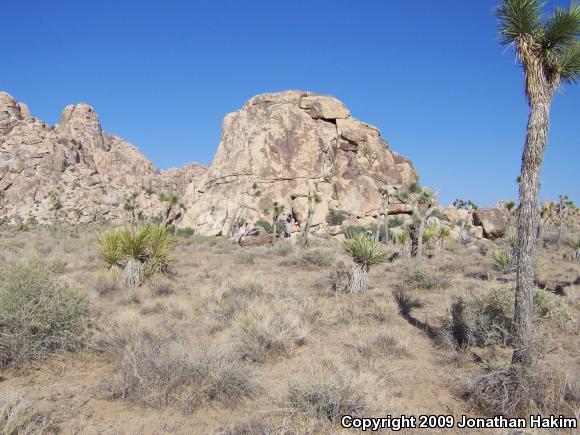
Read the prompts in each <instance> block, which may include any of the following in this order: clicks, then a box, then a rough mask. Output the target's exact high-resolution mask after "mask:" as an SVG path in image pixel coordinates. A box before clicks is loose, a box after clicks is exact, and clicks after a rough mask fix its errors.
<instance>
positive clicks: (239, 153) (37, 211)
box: [0, 91, 417, 234]
mask: <svg viewBox="0 0 580 435" xmlns="http://www.w3.org/2000/svg"><path fill="white" fill-rule="evenodd" d="M416 179H417V175H416V173H415V170H414V168H413V165H412V164H411V162H410V161H409V160H408V159H406V158H404V157H402V156H400V155H398V154H397V153H395V152H393V151H392V150H391V149H390V148H389V146H388V145H387V143H386V142H385V141H384V140H383V139H382V138H381V135H380V133H379V131H378V129H377V128H375V127H373V126H371V125H368V124H365V123H363V122H360V121H357V120H356V119H354V118H353V117H351V116H350V112H349V110H348V109H347V108H346V107H345V106H344V104H343V103H342V102H340V101H339V100H337V99H336V98H334V97H329V96H322V95H316V94H313V93H307V92H301V91H286V92H280V93H276V94H263V95H258V96H256V97H254V98H252V99H251V100H249V101H248V102H247V103H246V104H245V105H244V106H243V107H242V108H241V109H240V110H238V111H236V112H234V113H231V114H229V115H226V116H225V118H224V120H223V124H222V140H221V143H220V144H219V148H218V150H217V153H216V155H215V158H214V160H213V163H212V164H211V165H210V166H209V167H208V168H204V167H203V166H201V165H198V164H195V163H192V164H189V165H186V166H185V167H183V168H180V169H169V170H166V171H158V170H156V169H155V167H154V166H153V164H152V163H151V162H150V161H149V160H147V159H146V158H145V157H144V156H143V154H141V152H140V151H139V150H138V149H137V148H136V147H134V146H133V145H131V144H129V143H127V142H125V141H123V140H122V139H120V138H118V137H116V136H113V135H110V134H107V133H105V132H104V131H103V129H102V127H101V124H100V122H99V119H98V116H97V114H96V113H95V111H94V109H93V108H92V107H91V106H89V105H87V104H84V103H81V104H76V105H71V106H67V107H66V108H65V109H64V111H63V113H62V116H61V119H60V122H59V123H58V124H57V125H55V126H49V125H47V124H46V123H44V122H42V121H40V120H38V119H36V118H34V117H33V116H32V115H30V111H29V110H28V107H27V106H26V105H25V104H23V103H18V102H17V101H15V99H14V98H12V97H11V96H10V95H8V94H6V93H0V219H1V220H3V221H8V222H18V221H24V220H27V219H31V220H36V221H39V222H49V221H51V220H53V219H61V220H67V221H72V222H91V221H94V220H97V219H100V218H102V219H106V220H108V221H111V222H115V223H119V222H121V221H123V219H124V218H126V215H127V212H126V210H124V205H125V204H126V197H127V195H130V194H131V193H132V192H135V198H133V197H132V196H130V198H131V201H133V202H134V203H135V213H137V212H138V211H142V212H143V213H144V214H145V215H147V216H153V215H156V214H159V213H160V212H161V211H162V210H163V208H164V204H162V203H160V201H159V200H158V193H161V192H168V191H176V192H178V194H179V195H180V197H181V198H182V200H183V202H184V203H185V206H186V208H187V212H186V214H185V216H184V218H183V220H182V221H181V222H180V223H179V224H180V225H181V226H189V227H193V228H195V229H196V230H198V231H199V232H200V233H202V234H231V233H232V231H233V230H234V229H235V227H236V225H237V224H239V223H240V222H241V221H242V220H243V219H246V221H250V222H256V221H257V220H259V219H265V220H271V214H270V215H268V210H270V212H271V209H272V205H273V203H274V202H278V203H279V204H280V205H281V207H282V209H283V210H284V212H285V213H290V212H291V213H293V215H294V217H295V218H296V219H297V220H298V222H299V223H301V224H302V225H304V223H305V222H306V220H308V216H309V214H310V215H311V217H310V223H311V226H312V227H314V228H316V227H318V228H320V227H321V226H324V225H326V217H327V215H328V213H329V211H331V210H333V211H337V212H341V213H342V214H343V215H345V216H346V217H347V218H348V220H347V222H349V223H358V224H368V223H371V222H374V220H375V218H376V217H377V216H378V215H379V214H380V212H381V210H382V207H383V205H384V204H383V198H382V197H381V194H380V189H383V188H388V189H390V190H391V191H392V193H395V192H396V190H397V189H398V188H400V187H401V186H402V185H404V184H407V183H408V182H410V181H414V180H416ZM315 198H316V201H314V199H315ZM56 202H58V203H59V205H60V206H59V207H56V208H55V207H54V205H55V203H56ZM409 212H410V209H409V206H408V205H407V204H393V203H391V204H390V206H389V213H390V214H397V213H409Z"/></svg>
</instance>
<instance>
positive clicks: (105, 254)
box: [98, 224, 175, 286]
mask: <svg viewBox="0 0 580 435" xmlns="http://www.w3.org/2000/svg"><path fill="white" fill-rule="evenodd" d="M174 245H175V240H174V239H173V238H172V237H171V235H170V232H169V229H168V228H167V227H166V226H164V225H150V224H142V225H140V226H134V225H130V226H125V227H123V228H116V229H111V230H107V231H105V232H104V233H102V234H101V235H100V236H99V237H98V253H99V256H100V257H101V258H102V259H103V260H104V261H105V262H106V263H107V264H108V265H110V266H111V267H112V268H120V269H122V270H123V276H124V279H125V284H127V285H130V286H140V285H141V284H142V283H143V280H144V279H146V278H149V277H151V276H153V275H155V274H158V273H162V274H167V273H168V272H169V268H170V266H171V264H172V263H173V260H174V259H173V256H172V253H173V249H174Z"/></svg>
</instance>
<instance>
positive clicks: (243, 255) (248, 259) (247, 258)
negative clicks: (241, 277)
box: [238, 249, 256, 264]
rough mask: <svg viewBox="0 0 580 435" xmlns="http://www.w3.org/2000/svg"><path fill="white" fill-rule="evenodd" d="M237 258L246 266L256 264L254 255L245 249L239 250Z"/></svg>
mask: <svg viewBox="0 0 580 435" xmlns="http://www.w3.org/2000/svg"><path fill="white" fill-rule="evenodd" d="M238 258H239V259H240V260H241V261H242V262H243V263H246V264H254V263H255V262H256V254H255V253H254V252H252V251H249V250H247V249H241V250H240V252H238Z"/></svg>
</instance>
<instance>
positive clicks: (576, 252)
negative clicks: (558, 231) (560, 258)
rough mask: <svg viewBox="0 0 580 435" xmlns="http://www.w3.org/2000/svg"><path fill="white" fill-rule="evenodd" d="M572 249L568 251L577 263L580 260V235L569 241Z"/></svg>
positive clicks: (570, 257)
mask: <svg viewBox="0 0 580 435" xmlns="http://www.w3.org/2000/svg"><path fill="white" fill-rule="evenodd" d="M568 246H569V247H570V251H569V252H568V258H569V259H570V260H571V261H574V262H575V263H579V262H580V237H579V238H577V239H575V240H572V241H570V242H569V243H568Z"/></svg>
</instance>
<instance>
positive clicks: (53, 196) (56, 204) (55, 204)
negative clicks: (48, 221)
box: [48, 191, 62, 225]
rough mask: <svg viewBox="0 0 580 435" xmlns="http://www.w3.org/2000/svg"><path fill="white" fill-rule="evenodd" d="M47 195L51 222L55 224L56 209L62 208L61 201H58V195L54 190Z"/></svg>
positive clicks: (56, 218) (56, 217)
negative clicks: (51, 216) (51, 213)
mask: <svg viewBox="0 0 580 435" xmlns="http://www.w3.org/2000/svg"><path fill="white" fill-rule="evenodd" d="M48 197H49V198H50V207H49V209H48V210H49V211H52V212H53V224H54V225H56V222H57V220H58V211H59V210H60V209H62V202H61V201H60V197H59V196H58V194H57V193H56V192H53V191H51V192H48Z"/></svg>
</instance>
